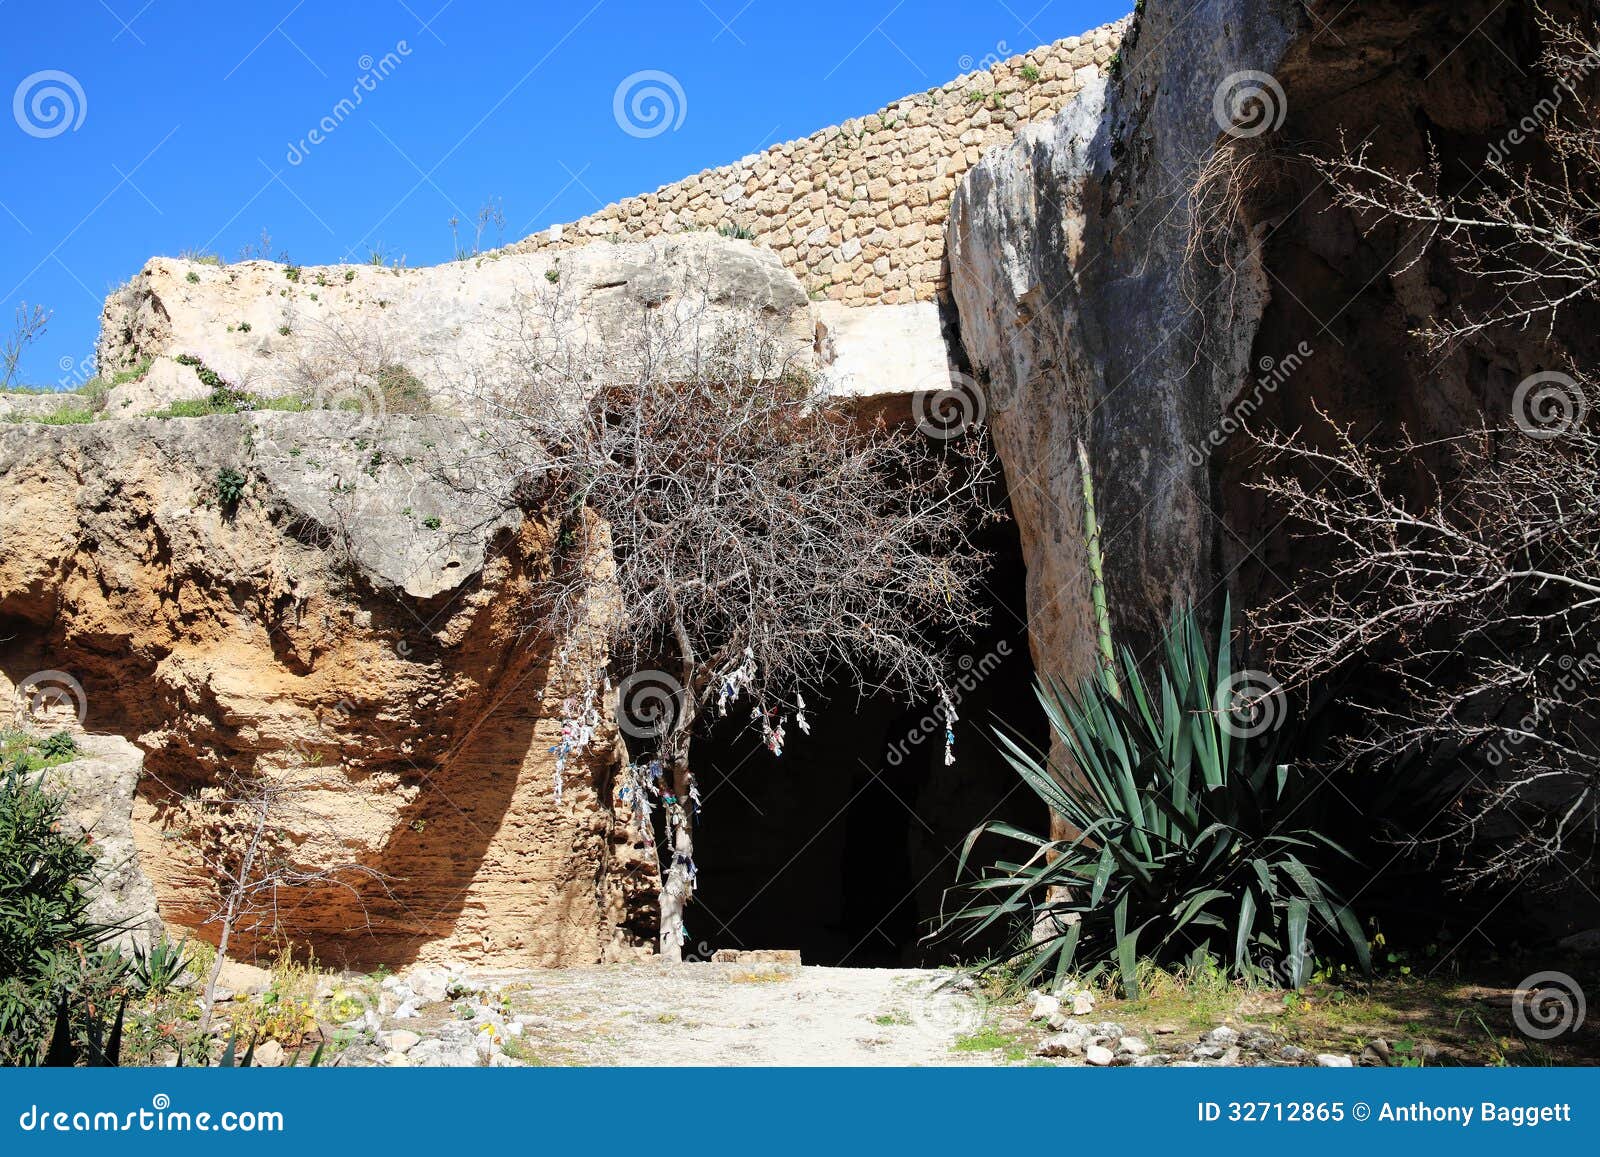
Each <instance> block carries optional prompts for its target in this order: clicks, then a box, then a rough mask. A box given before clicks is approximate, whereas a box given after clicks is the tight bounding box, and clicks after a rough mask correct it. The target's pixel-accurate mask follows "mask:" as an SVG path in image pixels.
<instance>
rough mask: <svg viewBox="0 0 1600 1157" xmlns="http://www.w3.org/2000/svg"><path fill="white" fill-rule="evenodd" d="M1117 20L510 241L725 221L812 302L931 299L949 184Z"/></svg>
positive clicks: (569, 240)
mask: <svg viewBox="0 0 1600 1157" xmlns="http://www.w3.org/2000/svg"><path fill="white" fill-rule="evenodd" d="M1126 26H1127V21H1126V19H1124V20H1119V21H1117V22H1116V23H1113V24H1107V25H1105V26H1104V27H1101V28H1097V29H1095V30H1093V31H1092V32H1086V33H1084V34H1083V35H1082V36H1069V37H1067V38H1066V39H1065V40H1058V41H1056V42H1055V43H1054V44H1048V45H1045V46H1043V47H1040V48H1036V49H1034V50H1033V51H1032V52H1027V53H1024V54H1022V55H1020V56H1013V57H1011V58H1010V59H1009V60H1005V61H1002V62H1000V63H998V64H995V65H993V66H992V67H990V68H987V69H981V70H979V71H977V72H971V73H968V74H967V75H965V76H962V77H958V78H957V79H955V80H952V81H950V82H949V83H948V84H945V85H942V86H940V87H938V88H932V89H929V90H928V91H927V92H922V93H917V94H915V95H912V96H907V97H905V98H904V99H902V100H898V101H895V102H894V103H893V104H891V105H889V106H888V107H886V108H883V109H880V110H878V111H877V112H876V113H873V114H872V115H870V116H865V117H858V118H853V119H851V120H848V121H845V122H844V123H843V124H842V125H834V126H832V127H830V128H826V129H823V130H821V131H820V132H817V133H813V134H812V135H811V136H809V137H806V138H804V139H803V140H798V141H786V142H784V143H783V144H778V145H773V146H772V147H770V148H768V149H767V150H766V151H765V152H761V153H756V154H754V155H752V156H747V157H744V158H743V159H741V160H739V161H737V162H735V163H734V164H731V165H724V166H722V167H721V168H716V169H707V170H705V171H704V172H702V173H697V174H696V175H694V176H692V177H688V178H686V179H684V180H682V181H678V182H677V183H675V184H671V185H663V186H662V187H661V188H660V189H657V190H656V191H655V192H654V193H646V194H643V195H641V196H637V197H629V198H626V199H625V200H622V201H618V202H616V203H615V204H612V205H608V206H606V207H605V208H604V209H601V210H600V211H598V212H596V213H594V214H592V215H590V216H588V217H583V218H581V219H579V220H578V221H575V222H573V223H571V224H568V225H553V226H551V227H550V228H549V229H546V230H543V231H542V232H539V233H536V234H534V235H533V236H531V237H528V238H526V239H524V240H522V241H520V242H518V243H517V244H515V245H513V246H512V247H511V248H512V249H513V250H514V251H516V252H535V251H540V250H547V249H556V248H565V247H568V246H571V245H575V244H583V243H585V242H589V241H593V240H595V239H597V238H606V237H610V238H617V239H627V240H637V239H640V238H646V237H654V236H656V235H658V234H661V233H681V232H687V231H692V230H699V229H734V228H737V229H739V230H741V231H743V232H742V233H741V235H748V236H750V237H751V238H752V239H753V240H755V242H756V243H757V244H759V245H765V246H766V247H768V248H770V249H772V250H774V251H776V252H777V253H778V255H779V257H780V258H781V259H782V260H783V263H784V264H785V265H786V266H787V267H788V268H789V269H790V270H791V271H792V272H793V273H794V274H795V276H796V277H798V278H799V279H800V281H801V282H802V284H804V285H805V287H806V289H807V291H808V292H809V293H810V294H811V295H812V296H813V297H817V298H825V299H829V300H833V301H839V302H843V303H845V304H847V305H856V306H860V305H897V304H903V303H906V302H912V301H932V300H934V299H935V298H936V297H937V296H938V295H939V293H940V291H941V290H942V289H943V288H944V276H945V275H944V271H943V269H944V224H945V218H946V216H947V214H948V212H949V208H950V198H951V195H952V194H953V193H954V192H955V188H956V183H957V182H958V181H959V180H960V178H961V176H962V175H963V174H964V173H965V172H966V171H967V170H968V169H969V168H971V167H972V166H973V165H975V164H977V162H978V161H979V159H980V158H981V157H982V156H983V154H984V152H985V150H987V149H989V148H991V147H992V146H995V145H1002V144H1005V143H1006V142H1008V141H1009V140H1010V139H1011V137H1012V134H1013V133H1014V132H1015V131H1016V130H1017V128H1018V127H1020V126H1022V125H1024V124H1029V123H1032V122H1036V121H1041V120H1046V119H1048V118H1050V117H1051V116H1054V115H1055V113H1056V112H1057V111H1059V110H1060V109H1061V108H1062V106H1063V105H1065V104H1066V103H1067V102H1068V101H1069V100H1070V99H1071V98H1072V97H1073V95H1074V94H1076V93H1077V92H1078V90H1079V89H1081V88H1082V87H1083V86H1084V85H1085V84H1086V83H1088V82H1089V81H1091V80H1093V79H1095V78H1097V77H1098V76H1100V75H1101V74H1102V73H1103V72H1105V71H1106V70H1107V68H1108V66H1109V64H1110V62H1111V60H1112V57H1113V56H1115V55H1116V52H1117V47H1118V44H1119V43H1120V41H1121V38H1122V34H1123V31H1124V29H1125V28H1126Z"/></svg>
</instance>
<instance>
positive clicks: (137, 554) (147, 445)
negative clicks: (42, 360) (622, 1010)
mask: <svg viewBox="0 0 1600 1157" xmlns="http://www.w3.org/2000/svg"><path fill="white" fill-rule="evenodd" d="M352 422H353V415H350V414H346V413H341V412H315V413H259V414H248V415H232V416H215V417H210V418H198V419H187V420H172V421H161V420H144V421H115V422H98V423H94V424H92V425H81V426H65V427H41V426H37V425H12V426H4V427H0V510H3V511H4V512H5V515H4V526H3V533H4V537H5V542H6V549H5V551H4V552H3V553H0V673H3V675H4V678H5V681H6V684H9V685H5V684H0V691H6V692H9V691H11V686H10V685H17V684H23V683H24V682H26V681H27V680H28V679H29V677H30V676H32V675H34V674H35V673H38V672H43V671H53V672H61V673H65V674H66V675H68V676H70V677H71V679H72V680H75V681H76V684H77V685H78V686H80V687H81V689H82V691H81V694H82V703H83V707H84V718H83V721H84V726H85V728H86V729H87V731H88V732H90V733H91V734H90V738H89V740H88V742H89V743H91V744H93V745H100V744H102V743H107V744H115V743H116V742H118V740H117V737H121V739H122V740H126V741H131V743H132V744H134V745H136V746H137V748H138V749H139V751H140V752H142V754H143V766H142V770H139V771H138V773H137V774H135V773H134V771H133V770H132V768H133V766H134V765H135V764H136V763H137V760H136V759H135V760H134V761H133V763H130V762H129V760H128V759H127V758H120V760H119V761H118V762H116V766H115V768H111V769H110V770H107V773H106V774H105V775H103V776H100V777H98V778H94V777H91V779H93V782H94V783H95V784H96V785H98V786H96V787H95V788H94V792H93V793H92V794H95V793H99V792H101V791H102V789H103V791H104V793H105V796H106V798H105V800H104V801H103V806H104V807H105V808H106V809H107V811H108V814H109V813H110V812H117V811H119V809H131V812H132V819H133V838H134V841H135V842H136V843H137V845H138V851H139V855H138V861H139V865H140V866H141V867H142V870H143V874H144V876H146V877H148V879H149V881H150V884H151V885H152V886H153V888H154V892H155V895H156V897H158V898H159V901H160V908H161V913H162V916H163V918H164V919H165V920H166V922H167V923H168V924H169V925H179V926H183V927H194V928H199V929H200V930H201V935H204V936H210V937H213V938H214V934H215V928H214V926H207V925H205V922H206V920H207V919H208V917H209V916H210V915H211V913H212V911H213V909H214V907H215V904H216V896H215V892H214V890H213V888H212V886H211V883H210V880H209V877H208V875H207V873H206V872H205V871H204V869H203V868H202V866H201V864H200V861H199V858H198V854H197V849H196V846H195V840H194V838H193V830H194V829H193V825H192V824H191V822H190V818H191V805H192V803H193V800H194V797H195V796H196V795H197V793H200V792H202V791H204V790H205V789H206V788H207V787H208V786H211V785H213V784H215V783H216V781H217V779H218V777H219V776H220V775H221V774H222V773H223V772H224V771H225V770H229V769H232V770H249V771H254V772H255V773H258V774H259V775H262V776H265V777H269V778H274V779H276V780H277V781H278V782H285V783H289V782H296V783H301V784H303V785H305V786H306V791H305V792H304V798H303V800H302V801H301V802H302V803H303V805H304V814H305V816H306V817H308V821H309V820H315V822H314V823H311V822H307V824H306V826H305V828H304V830H303V831H301V832H300V839H301V844H300V847H299V848H298V849H297V852H296V854H297V856H300V857H303V859H304V860H305V862H306V863H307V864H308V865H315V864H317V863H324V864H325V863H332V862H352V861H353V862H358V863H360V864H363V865H365V866H367V867H369V868H371V869H373V870H374V871H376V872H380V873H382V874H383V876H384V877H385V879H386V880H387V882H388V887H387V889H385V888H381V887H376V886H373V887H365V886H364V887H363V888H361V889H358V893H359V894H352V893H351V892H349V891H348V890H347V889H344V888H340V887H330V888H326V889H320V890H318V889H312V890H308V891H307V892H306V893H305V894H302V895H297V896H295V897H294V899H293V904H292V910H290V911H287V912H285V914H284V928H283V931H284V932H285V933H286V934H287V935H289V936H290V938H291V939H293V940H295V941H296V942H297V943H300V944H303V945H308V946H310V947H312V948H314V949H315V950H316V951H317V954H318V957H319V958H320V959H322V960H324V961H326V962H328V963H349V964H352V965H356V966H363V967H371V966H373V965H375V964H377V963H381V962H387V963H390V964H403V963H406V962H409V961H411V960H414V959H418V958H430V957H431V956H435V955H437V956H445V957H448V958H451V959H457V960H460V959H478V960H485V961H491V960H492V961H498V962H503V963H512V962H522V963H527V964H561V963H575V962H580V961H595V960H599V959H602V958H604V957H607V956H616V955H619V954H628V953H630V952H631V950H632V949H631V946H632V945H633V944H634V943H635V942H637V941H638V940H639V937H638V936H636V935H635V933H634V932H633V931H630V930H629V927H628V925H629V922H630V920H635V919H636V918H637V919H642V918H643V916H642V915H641V913H647V911H648V907H649V896H650V893H651V889H652V888H653V872H654V864H653V857H652V856H651V855H650V852H649V850H648V849H644V848H642V847H640V846H636V845H635V843H634V836H633V834H632V833H630V832H629V831H628V830H627V827H626V824H625V822H624V818H623V817H622V816H621V815H620V814H619V813H617V812H615V811H614V810H613V807H612V804H613V800H612V795H611V790H612V787H611V785H612V773H613V770H614V767H615V760H616V747H615V742H614V737H615V731H614V728H613V727H612V726H611V724H610V722H609V720H603V721H602V725H601V728H600V734H599V736H598V737H597V741H596V743H595V745H593V746H592V747H591V748H590V749H589V750H588V751H587V752H585V753H584V754H582V755H581V756H579V757H576V758H575V759H573V760H572V762H571V763H569V765H568V767H567V770H566V776H565V779H566V783H565V789H566V790H565V792H564V793H563V796H562V798H561V800H560V801H559V802H558V801H557V800H556V798H555V795H554V791H553V778H554V777H553V758H554V757H553V756H552V755H551V754H550V748H551V747H553V746H554V745H555V744H556V743H557V742H558V734H559V731H560V726H561V720H562V717H563V709H562V700H563V697H564V696H565V695H566V694H567V685H566V683H565V680H566V678H567V677H568V675H569V674H572V672H569V671H565V670H564V669H563V668H562V667H561V665H560V664H559V663H558V662H557V661H556V659H555V656H556V655H557V653H558V652H559V650H560V647H561V646H562V645H563V643H564V641H563V640H554V639H542V638H539V637H538V636H537V634H534V635H532V636H530V635H529V633H528V631H527V627H528V624H529V623H530V622H532V621H533V620H532V619H531V617H530V615H529V611H528V602H527V600H528V597H529V592H530V587H531V585H532V584H533V582H534V580H535V578H536V577H537V575H538V573H539V571H540V568H541V567H545V566H547V565H548V562H549V558H550V553H551V552H550V549H549V546H550V538H549V535H550V530H549V528H548V527H544V526H541V525H538V524H535V523H534V522H531V521H526V520H524V518H523V517H522V515H521V514H520V512H519V511H518V510H517V509H516V508H515V507H514V506H513V505H512V503H511V501H510V498H509V496H508V495H506V494H505V493H504V487H505V486H506V485H507V484H506V483H504V482H502V483H501V489H500V490H498V491H497V490H496V489H495V486H494V484H493V479H492V478H491V479H483V478H477V479H474V478H471V477H469V476H468V475H470V470H469V469H468V467H466V466H462V467H460V468H459V470H458V471H457V475H456V476H455V477H446V476H444V474H443V472H441V471H440V470H439V468H438V463H440V462H456V461H459V462H467V461H470V460H471V458H472V453H473V452H477V451H481V440H480V439H478V438H477V437H476V436H475V435H474V434H473V433H472V432H471V431H469V430H467V429H466V428H465V427H463V426H462V425H460V424H458V423H455V422H453V421H452V420H450V419H446V418H441V417H390V418H388V419H386V420H385V421H384V422H382V423H380V424H377V425H375V426H374V425H371V424H360V423H358V424H357V425H358V426H359V432H357V431H356V430H353V429H352ZM424 444H427V446H428V447H429V448H430V449H431V450H432V451H433V453H432V455H431V456H430V457H429V458H428V461H430V462H431V463H433V469H432V470H431V471H430V472H426V473H425V472H424V471H423V470H422V469H421V467H420V466H416V465H414V464H412V460H411V453H410V451H411V450H412V449H414V448H419V447H421V446H423V445H424ZM417 460H418V461H421V460H422V459H421V455H420V454H418V456H417ZM226 472H231V473H232V475H235V476H237V478H238V479H239V485H238V487H237V490H238V493H237V495H236V497H235V498H233V499H230V498H229V497H228V496H227V494H225V492H224V491H225V489H226V488H225V487H224V486H223V485H222V483H223V479H224V476H225V473H226ZM463 483H465V484H464V485H463ZM91 751H92V752H94V753H95V755H96V757H97V759H99V758H100V752H99V750H98V747H97V746H92V747H91ZM123 754H124V755H126V750H124V753H123ZM68 766H69V768H72V767H76V765H68ZM96 766H98V764H96ZM108 767H109V765H108ZM79 770H82V769H79ZM111 770H114V771H116V773H117V774H116V775H112V774H110V771H111ZM76 774H77V772H76V771H75V772H74V775H76ZM135 780H137V783H138V790H137V795H136V797H135V796H134V795H133V793H132V785H133V782H134V781H135ZM124 781H126V782H124ZM294 822H298V821H291V824H292V823H294ZM131 891H133V892H137V888H132V889H131ZM263 934H264V932H263ZM643 934H644V935H645V936H648V929H645V930H644V933H643ZM245 947H246V950H248V938H247V940H246V944H245Z"/></svg>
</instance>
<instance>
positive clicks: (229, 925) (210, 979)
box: [200, 912, 234, 1037]
mask: <svg viewBox="0 0 1600 1157" xmlns="http://www.w3.org/2000/svg"><path fill="white" fill-rule="evenodd" d="M233 920H234V917H233V914H232V913H231V912H230V913H229V914H228V916H227V918H226V919H224V920H223V921H222V932H221V934H220V935H219V936H218V937H217V958H216V959H215V960H213V961H212V962H211V971H210V972H209V973H207V975H206V987H205V991H204V992H203V993H201V996H200V1035H201V1036H202V1037H203V1036H205V1035H206V1032H207V1031H208V1030H209V1029H210V1028H211V1013H212V1011H213V1010H214V1009H215V1008H216V1007H217V977H219V976H221V975H222V963H223V961H225V960H226V959H227V958H228V941H229V940H230V939H231V938H232V935H233Z"/></svg>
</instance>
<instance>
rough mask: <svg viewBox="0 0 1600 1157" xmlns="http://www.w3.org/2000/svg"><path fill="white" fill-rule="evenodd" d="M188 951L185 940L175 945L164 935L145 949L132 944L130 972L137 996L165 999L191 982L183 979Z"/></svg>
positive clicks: (187, 961) (188, 979)
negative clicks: (162, 997) (138, 993)
mask: <svg viewBox="0 0 1600 1157" xmlns="http://www.w3.org/2000/svg"><path fill="white" fill-rule="evenodd" d="M188 947H189V938H188V937H187V936H185V937H184V938H183V941H182V943H179V944H174V943H173V942H172V941H171V940H170V939H168V938H167V935H166V933H164V932H163V933H162V934H161V936H160V938H159V939H157V940H154V941H152V942H151V944H150V946H149V947H148V948H145V947H142V946H141V945H138V944H135V945H134V946H133V965H132V968H131V970H130V971H131V972H132V979H133V983H134V984H135V985H136V986H137V988H138V990H139V991H140V993H142V994H143V995H145V996H165V995H167V993H169V992H172V991H173V990H174V989H178V988H182V987H184V986H185V985H186V984H188V983H189V982H190V979H191V978H190V977H188V976H187V975H186V972H187V970H188V968H189V964H190V958H189V956H188Z"/></svg>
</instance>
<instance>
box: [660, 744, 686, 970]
mask: <svg viewBox="0 0 1600 1157" xmlns="http://www.w3.org/2000/svg"><path fill="white" fill-rule="evenodd" d="M692 786H693V776H692V774H691V773H690V771H689V760H688V756H687V753H686V754H685V755H684V756H682V757H680V758H678V759H674V760H673V763H672V795H673V802H672V803H669V804H668V805H667V815H668V820H667V823H668V830H669V831H670V832H671V833H672V839H671V841H670V843H671V849H670V851H671V854H672V861H671V863H669V864H668V865H667V870H666V873H665V874H664V875H663V876H662V880H661V958H662V959H663V960H668V961H671V962H672V963H674V964H676V963H679V962H680V961H682V960H683V942H684V939H685V936H684V910H685V909H686V908H688V906H689V901H690V900H691V899H692V898H693V897H694V874H693V869H694V819H693V812H692V809H691V808H690V806H689V792H690V790H691V788H692Z"/></svg>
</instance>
